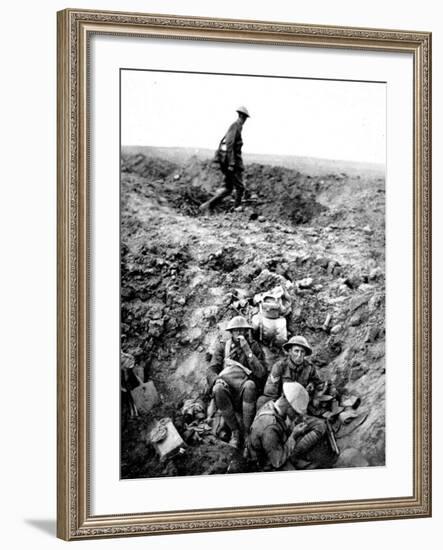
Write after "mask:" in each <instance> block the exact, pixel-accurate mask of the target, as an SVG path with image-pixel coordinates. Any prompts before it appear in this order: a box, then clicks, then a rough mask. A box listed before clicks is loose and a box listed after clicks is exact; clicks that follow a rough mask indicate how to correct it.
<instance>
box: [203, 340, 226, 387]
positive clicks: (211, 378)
mask: <svg viewBox="0 0 443 550" xmlns="http://www.w3.org/2000/svg"><path fill="white" fill-rule="evenodd" d="M224 359H225V345H224V344H222V343H220V344H217V346H216V348H215V350H214V353H213V354H212V358H211V362H210V364H209V367H208V370H207V372H206V379H207V381H208V385H209V387H210V388H212V386H213V385H214V382H215V380H216V379H217V377H218V375H219V373H220V372H221V371H222V369H223V363H224Z"/></svg>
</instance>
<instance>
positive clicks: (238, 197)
mask: <svg viewBox="0 0 443 550" xmlns="http://www.w3.org/2000/svg"><path fill="white" fill-rule="evenodd" d="M243 193H244V190H243V189H240V188H239V187H236V189H235V201H234V208H237V207H238V206H241V201H242V197H243Z"/></svg>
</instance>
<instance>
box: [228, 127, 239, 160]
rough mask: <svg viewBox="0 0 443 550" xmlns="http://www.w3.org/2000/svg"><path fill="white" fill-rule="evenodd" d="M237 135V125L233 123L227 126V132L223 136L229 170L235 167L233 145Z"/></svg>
mask: <svg viewBox="0 0 443 550" xmlns="http://www.w3.org/2000/svg"><path fill="white" fill-rule="evenodd" d="M237 133H238V128H237V124H236V123H235V122H234V123H233V124H231V126H229V130H228V131H227V133H226V136H225V142H226V158H227V164H228V167H230V168H234V167H235V152H234V145H235V141H236V139H237Z"/></svg>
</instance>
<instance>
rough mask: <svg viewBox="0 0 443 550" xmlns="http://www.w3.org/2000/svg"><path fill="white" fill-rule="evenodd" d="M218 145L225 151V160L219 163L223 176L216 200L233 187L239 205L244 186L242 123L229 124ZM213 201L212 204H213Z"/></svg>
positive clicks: (229, 191)
mask: <svg viewBox="0 0 443 550" xmlns="http://www.w3.org/2000/svg"><path fill="white" fill-rule="evenodd" d="M220 147H222V148H223V149H224V151H225V162H223V163H221V164H220V169H221V171H222V173H223V175H224V177H225V183H224V186H223V190H222V191H223V192H220V194H217V202H218V201H221V200H222V199H223V198H224V197H226V196H228V195H230V194H231V193H232V191H233V190H234V189H235V205H236V206H239V205H240V203H241V199H242V197H243V193H244V191H245V187H244V185H243V171H244V169H245V168H244V165H243V159H242V155H241V150H242V147H243V139H242V124H241V123H240V121H239V120H236V121H235V122H233V123H232V124H231V126H229V129H228V131H227V132H226V135H225V136H224V138H223V139H222V141H221V144H220ZM214 204H215V203H214V202H213V203H212V206H214Z"/></svg>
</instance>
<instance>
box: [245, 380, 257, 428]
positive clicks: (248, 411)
mask: <svg viewBox="0 0 443 550" xmlns="http://www.w3.org/2000/svg"><path fill="white" fill-rule="evenodd" d="M242 397H243V399H242V410H243V427H244V430H245V434H248V432H249V429H250V428H251V426H252V422H253V420H254V417H255V410H256V401H257V389H256V387H255V383H254V382H253V381H252V380H247V381H246V382H245V384H244V386H243V396H242Z"/></svg>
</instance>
